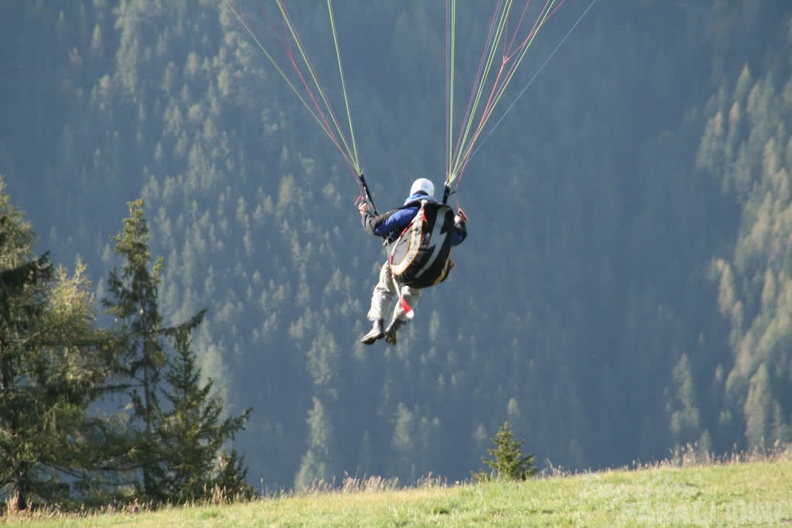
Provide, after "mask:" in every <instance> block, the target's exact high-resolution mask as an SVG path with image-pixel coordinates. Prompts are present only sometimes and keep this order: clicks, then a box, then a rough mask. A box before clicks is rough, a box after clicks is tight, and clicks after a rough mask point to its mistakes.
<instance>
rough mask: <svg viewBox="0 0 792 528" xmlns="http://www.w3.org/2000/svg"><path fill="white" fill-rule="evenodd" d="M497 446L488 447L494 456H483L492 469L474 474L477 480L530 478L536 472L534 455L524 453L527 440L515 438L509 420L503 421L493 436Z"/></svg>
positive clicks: (490, 453) (488, 450)
mask: <svg viewBox="0 0 792 528" xmlns="http://www.w3.org/2000/svg"><path fill="white" fill-rule="evenodd" d="M492 443H493V444H495V447H494V448H492V449H487V453H489V455H490V456H491V457H492V458H482V459H481V460H482V462H484V463H485V464H486V465H487V466H489V468H490V469H491V470H492V471H491V472H489V473H487V472H485V471H480V472H478V473H474V474H473V478H474V479H475V480H477V481H487V480H493V479H497V480H500V479H503V480H528V479H529V478H530V477H532V476H533V475H535V474H536V468H535V467H534V455H533V454H529V455H523V454H522V445H523V444H524V443H525V440H515V439H514V433H513V432H512V430H511V429H510V428H509V422H503V425H502V426H501V427H500V429H498V433H497V434H496V435H495V437H494V438H492Z"/></svg>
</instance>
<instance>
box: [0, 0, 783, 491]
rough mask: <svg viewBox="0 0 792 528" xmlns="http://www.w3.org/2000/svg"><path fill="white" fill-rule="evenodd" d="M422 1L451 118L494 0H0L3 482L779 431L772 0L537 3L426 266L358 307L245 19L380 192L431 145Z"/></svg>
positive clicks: (541, 460)
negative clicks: (309, 92) (546, 7)
mask: <svg viewBox="0 0 792 528" xmlns="http://www.w3.org/2000/svg"><path fill="white" fill-rule="evenodd" d="M452 3H453V4H454V5H455V12H454V15H455V22H456V23H455V26H454V28H453V29H455V53H454V61H455V68H456V69H455V72H456V78H455V83H456V84H455V85H454V86H455V87H456V89H457V90H458V94H457V95H456V103H455V104H456V105H457V106H456V108H459V110H457V111H455V113H453V116H454V119H455V121H454V125H453V129H452V130H451V132H452V133H453V135H455V134H456V133H457V131H458V130H459V123H460V122H461V121H462V117H463V113H464V112H463V111H464V109H465V104H466V103H467V102H468V97H469V94H470V86H471V81H472V80H473V78H474V76H475V73H476V71H477V68H479V67H480V61H481V58H482V50H483V49H484V43H485V39H486V36H487V34H488V31H490V29H491V27H490V21H491V20H492V12H493V10H494V9H495V6H496V4H498V3H499V2H496V1H494V0H493V1H490V0H486V1H484V0H481V1H479V0H476V1H473V0H470V1H468V0H463V1H460V2H458V3H456V2H446V1H442V0H404V1H397V0H336V1H335V2H332V3H330V2H318V1H310V0H295V1H290V2H285V3H279V2H277V1H275V0H47V1H45V0H4V1H2V2H0V24H1V25H2V31H0V72H2V75H0V499H2V500H6V499H7V498H8V497H18V500H20V502H21V501H24V500H30V499H31V497H34V498H36V500H41V501H72V503H74V504H78V503H87V502H91V501H94V502H97V503H102V502H107V501H109V500H113V499H114V498H117V497H119V496H121V497H124V496H126V497H130V496H132V495H135V494H138V495H139V496H142V497H146V498H147V499H150V500H154V501H156V500H162V501H172V502H174V501H189V500H192V499H194V498H196V497H198V496H200V494H201V492H202V491H201V490H205V489H206V488H207V486H209V487H211V486H222V487H224V488H225V489H228V490H232V491H233V492H234V493H239V494H247V495H249V494H253V493H259V492H266V491H269V490H281V489H296V488H300V487H303V486H309V485H311V484H312V483H315V482H317V481H324V482H332V481H337V482H338V481H340V480H341V479H343V478H344V476H345V475H352V476H355V475H356V476H361V477H363V476H373V475H378V476H382V477H386V478H395V479H398V482H399V483H402V484H410V483H413V482H416V481H418V480H419V479H421V478H424V477H426V476H427V475H432V476H434V477H442V478H443V479H447V480H448V481H449V482H454V481H461V480H466V479H470V478H471V475H472V474H473V473H475V472H478V471H481V470H482V469H483V464H482V457H483V456H485V455H486V453H487V449H488V448H489V447H491V439H492V438H493V436H495V434H496V433H497V432H498V430H499V428H500V427H501V426H502V424H504V422H507V421H508V423H509V425H510V426H511V428H512V431H513V432H514V436H515V438H517V439H519V440H524V447H525V449H526V450H527V451H529V452H530V453H532V454H533V455H534V456H535V462H536V465H537V467H538V468H542V467H547V466H549V465H552V466H554V467H563V468H566V469H570V470H583V469H596V468H604V467H617V466H624V465H629V464H633V463H635V462H651V461H656V460H661V459H665V458H668V457H669V456H670V454H671V453H672V452H673V451H674V449H677V448H681V447H684V448H687V449H694V450H696V451H698V452H701V453H715V454H719V453H729V452H732V451H733V450H751V449H758V450H762V449H770V448H772V447H773V446H775V445H777V444H779V443H781V444H783V443H787V442H790V441H792V174H791V173H790V172H791V171H792V3H790V2H787V1H785V0H599V1H596V0H595V1H594V2H591V0H565V1H562V2H560V3H559V2H555V5H556V7H557V9H556V10H554V11H552V15H551V16H550V17H549V18H548V19H547V20H546V23H545V24H544V25H543V26H542V27H541V30H540V31H538V32H536V37H535V39H533V40H532V42H531V43H530V44H531V45H530V48H528V50H527V52H526V53H525V56H524V58H523V59H522V62H521V63H520V66H519V68H518V69H516V70H515V74H514V77H513V78H511V79H510V82H509V84H508V87H507V88H506V90H505V91H504V95H503V99H502V100H501V101H500V102H499V103H498V106H497V107H496V109H495V110H494V112H493V117H492V119H490V120H489V121H487V125H488V127H487V128H486V129H485V131H484V133H483V134H482V135H481V136H479V137H478V143H477V144H476V147H477V148H476V150H475V151H474V152H473V155H472V156H470V158H469V163H467V164H466V165H465V167H464V177H459V178H458V179H457V181H456V185H455V187H454V191H455V192H454V194H452V195H451V197H450V198H449V204H451V205H453V206H454V208H457V207H462V208H463V209H464V211H465V213H466V214H467V216H468V218H469V220H468V223H467V226H468V232H469V234H468V237H467V239H466V240H465V242H464V243H463V244H462V245H460V246H458V247H455V248H454V249H453V258H454V261H455V263H456V266H455V268H454V269H453V271H452V272H451V274H450V276H449V278H448V280H446V281H445V282H443V283H441V284H439V285H437V286H435V287H432V288H430V289H427V290H424V292H423V294H422V295H421V298H420V302H419V303H418V304H417V305H416V307H415V318H414V319H413V320H412V321H411V322H409V323H408V324H407V325H406V326H405V327H404V328H403V329H402V330H400V333H399V339H398V342H397V344H396V345H389V344H387V343H385V341H384V340H381V341H378V342H376V343H374V344H373V345H370V346H366V345H364V344H361V343H360V342H359V337H360V336H361V335H362V334H364V333H365V332H366V331H367V330H368V328H369V326H370V323H369V321H368V320H367V319H366V314H367V311H368V308H369V302H370V300H371V295H372V288H373V286H374V285H375V283H376V281H377V277H378V273H379V269H380V266H381V265H382V263H383V262H384V259H385V255H384V253H383V250H382V245H381V243H380V240H379V239H377V238H376V237H373V236H371V235H370V234H368V233H366V232H365V231H364V229H363V228H362V226H361V221H360V215H359V214H358V211H357V208H356V206H355V201H356V198H358V196H359V194H360V190H359V187H358V181H357V180H356V177H355V174H353V173H352V172H351V171H350V169H349V167H348V166H347V163H345V159H344V157H343V156H342V155H341V154H340V151H339V149H337V148H336V145H335V144H334V143H333V141H331V140H330V139H329V138H328V134H326V133H325V132H324V131H323V129H322V126H320V125H321V124H322V123H321V122H323V119H322V118H321V116H320V118H319V119H317V118H316V116H315V115H312V113H311V112H310V111H309V109H308V106H312V104H313V102H312V101H311V99H310V98H308V99H306V102H307V105H306V104H304V102H303V101H302V100H301V99H300V97H299V96H298V95H297V93H296V92H295V90H293V89H292V86H290V84H289V83H288V82H286V80H285V79H284V77H283V76H282V75H281V74H279V72H278V70H277V68H275V67H274V64H273V62H272V61H271V60H270V59H269V58H268V56H267V54H271V56H272V58H273V59H274V60H277V61H280V62H281V64H286V65H287V69H286V70H285V73H287V74H288V73H289V71H288V67H289V60H290V58H291V57H292V56H295V57H298V56H299V55H300V52H301V51H302V50H304V51H305V53H306V55H307V56H308V57H310V60H311V62H312V64H313V66H314V67H315V71H314V73H315V75H316V78H317V79H320V80H321V86H322V88H323V89H324V90H326V92H325V93H326V94H327V97H328V98H329V99H330V100H331V101H332V108H333V110H334V111H335V112H336V114H337V115H336V117H337V118H338V121H339V123H340V124H341V125H343V126H346V124H347V121H349V122H351V123H353V124H354V136H355V154H356V155H357V156H358V157H359V160H360V169H361V171H362V172H363V173H365V178H366V181H367V183H368V186H369V188H370V190H371V195H372V197H373V198H374V200H375V201H376V204H377V207H378V208H379V210H380V212H383V211H386V210H388V209H390V208H392V207H398V206H400V205H401V204H402V203H403V202H404V199H405V198H406V196H407V195H408V190H409V188H410V184H411V183H412V181H413V180H415V179H416V178H419V177H426V178H430V179H431V180H432V181H433V182H434V184H435V186H436V188H437V189H438V193H439V192H440V190H442V184H443V181H444V180H445V178H446V176H447V161H448V158H447V150H448V144H449V138H448V136H449V135H451V134H449V124H448V123H449V121H448V120H449V115H448V114H449V108H451V107H449V102H448V100H449V97H448V88H449V87H448V77H447V74H448V70H447V63H448V54H449V53H448V40H449V24H448V16H449V15H448V11H449V9H448V6H449V5H450V4H452ZM279 4H281V5H285V6H286V7H287V8H288V15H289V19H290V20H291V21H292V22H293V23H294V27H295V28H296V30H297V31H298V32H299V37H300V40H299V46H296V45H295V41H294V40H290V41H289V42H288V43H286V44H285V45H284V42H285V40H284V39H283V38H282V37H281V36H282V35H284V34H286V35H287V34H288V32H284V31H283V29H284V28H283V26H282V25H281V23H280V21H281V14H280V11H279ZM515 4H520V5H522V4H521V3H520V2H516V3H515ZM528 4H531V2H528ZM535 4H540V5H541V4H542V2H535V3H533V4H531V9H533V8H535ZM329 5H332V17H333V24H332V25H331V23H330V22H329V21H328V19H329V16H328V11H329V9H328V6H329ZM515 9H518V7H515ZM528 22H533V19H530V20H529V21H528ZM511 29H513V26H509V27H507V31H509V30H511ZM509 36H510V35H509V34H507V38H508V37H509ZM275 37H276V38H275ZM334 37H335V40H337V46H338V50H339V54H338V56H337V54H336V51H335V50H336V47H335V45H334ZM339 57H340V59H341V60H342V63H343V76H342V77H341V76H339V68H338V62H339V60H338V59H339ZM499 65H500V58H498V59H497V64H496V65H495V67H496V68H497V66H499ZM340 77H341V78H343V81H344V82H343V83H341V81H340V80H339V79H340ZM305 80H306V81H310V80H311V79H310V76H309V75H307V74H306V75H305ZM294 87H296V88H298V89H299V88H301V86H300V84H299V82H297V83H296V84H295V86H294ZM314 93H317V92H314ZM484 97H486V93H485V95H484ZM345 100H346V102H347V104H348V109H349V112H348V115H347V110H346V105H345ZM348 116H349V117H348ZM452 141H453V138H452ZM138 495H135V496H138Z"/></svg>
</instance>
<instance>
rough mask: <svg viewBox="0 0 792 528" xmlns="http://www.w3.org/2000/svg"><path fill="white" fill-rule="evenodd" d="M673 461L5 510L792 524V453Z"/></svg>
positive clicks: (168, 522)
mask: <svg viewBox="0 0 792 528" xmlns="http://www.w3.org/2000/svg"><path fill="white" fill-rule="evenodd" d="M710 462H711V463H708V464H705V465H701V464H699V463H697V462H696V461H695V460H690V459H688V460H685V459H684V458H683V457H680V459H678V460H671V461H669V462H665V463H662V464H654V465H652V466H649V467H639V468H637V469H635V468H634V469H621V470H610V471H602V472H591V473H583V474H577V475H565V474H563V472H559V471H554V472H549V473H552V474H548V472H546V473H545V474H544V475H543V476H541V477H539V478H535V479H532V480H529V481H526V482H489V483H481V484H472V483H467V484H455V485H446V484H444V483H443V482H442V481H439V480H437V479H427V480H426V481H424V482H422V483H421V485H420V486H419V487H414V488H407V489H398V488H396V487H395V483H394V482H392V481H388V480H385V479H379V478H370V479H345V480H344V482H343V483H342V484H341V485H339V486H337V487H330V486H323V485H321V484H320V485H317V486H315V487H312V488H309V489H306V490H303V491H302V492H299V493H289V494H282V495H279V496H276V497H268V498H264V499H261V500H257V501H253V502H250V503H244V504H216V505H200V506H199V505H195V506H186V507H179V508H165V509H161V510H158V511H146V509H145V508H141V509H139V510H138V511H137V512H132V511H119V512H113V513H103V514H92V515H87V516H77V515H74V514H51V517H48V515H47V514H45V513H41V512H40V513H35V514H25V513H24V512H15V513H13V514H11V515H9V516H7V517H6V518H5V519H4V521H5V525H6V526H25V527H55V526H63V527H72V526H74V527H77V526H94V527H99V528H104V527H114V526H135V527H138V526H139V527H160V526H172V527H179V526H184V527H190V528H201V527H221V526H222V527H229V526H240V527H242V526H276V527H297V526H299V527H328V526H331V527H394V526H451V527H453V526H514V527H522V526H554V527H555V526H587V527H589V526H590V527H611V526H712V525H718V526H741V525H753V526H783V525H792V457H790V456H789V455H788V452H785V453H782V454H776V455H773V456H772V457H763V458H761V459H757V458H751V459H749V460H746V459H744V458H740V457H733V458H732V459H729V460H720V461H710Z"/></svg>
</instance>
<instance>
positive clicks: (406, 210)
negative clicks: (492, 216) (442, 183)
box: [361, 193, 467, 246]
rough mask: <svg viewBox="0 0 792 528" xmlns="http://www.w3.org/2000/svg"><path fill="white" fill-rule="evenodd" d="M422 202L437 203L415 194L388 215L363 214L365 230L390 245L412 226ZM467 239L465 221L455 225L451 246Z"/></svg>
mask: <svg viewBox="0 0 792 528" xmlns="http://www.w3.org/2000/svg"><path fill="white" fill-rule="evenodd" d="M421 200H429V201H431V202H437V200H436V199H435V198H434V197H432V196H427V195H425V194H423V193H418V194H413V195H412V196H410V197H409V198H407V200H405V201H404V205H403V206H401V207H397V208H396V209H391V210H390V211H388V212H387V213H383V214H381V215H379V216H375V215H374V214H373V213H371V212H370V211H367V212H365V213H362V214H361V217H362V220H363V228H364V229H365V230H366V231H368V232H369V233H371V234H373V235H376V236H380V237H383V238H384V239H385V244H386V245H387V244H390V243H391V242H393V241H394V240H396V239H398V238H399V235H401V233H402V231H404V228H406V227H407V226H408V225H410V222H412V219H413V218H414V217H415V215H416V214H417V213H418V211H419V210H420V209H421ZM466 237H467V226H466V225H465V221H464V220H460V221H459V222H455V223H454V229H453V231H451V245H452V246H457V245H459V244H461V243H462V241H463V240H465V238H466Z"/></svg>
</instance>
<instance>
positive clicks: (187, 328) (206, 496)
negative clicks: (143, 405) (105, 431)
mask: <svg viewBox="0 0 792 528" xmlns="http://www.w3.org/2000/svg"><path fill="white" fill-rule="evenodd" d="M205 313H206V311H205V310H203V311H201V312H199V313H198V315H196V316H195V317H194V318H193V320H192V321H190V322H189V324H186V325H183V326H181V327H179V328H177V329H176V330H175V331H174V332H172V334H171V335H172V339H173V345H174V352H175V353H174V355H173V357H171V358H169V362H168V370H167V372H166V373H165V380H166V381H167V385H168V388H166V389H164V391H163V393H164V396H165V400H166V401H167V402H168V403H169V404H170V409H169V410H168V411H167V412H165V413H163V416H162V422H161V424H160V427H159V428H158V430H157V437H158V439H159V443H160V448H161V449H162V455H163V463H164V466H165V469H166V478H165V483H164V484H165V492H166V494H167V496H168V497H169V499H170V500H171V501H172V502H175V503H185V502H194V501H206V500H210V499H213V498H215V499H216V498H218V497H220V498H225V499H230V500H233V499H237V498H249V497H252V495H253V491H254V490H253V488H252V487H251V486H250V485H249V484H248V483H247V482H246V481H245V476H246V474H247V469H246V468H245V467H244V466H243V461H242V458H241V457H240V456H239V455H238V454H237V453H236V451H235V450H232V451H231V452H227V451H226V444H227V442H228V441H229V440H232V439H233V438H234V435H235V434H236V433H237V432H238V431H240V430H242V429H244V427H245V423H246V422H247V419H248V417H249V416H250V413H251V409H246V410H245V411H244V412H243V413H242V414H241V415H239V416H237V417H228V418H225V419H223V418H222V414H223V406H222V402H221V401H220V399H219V398H218V397H217V395H216V394H214V393H213V387H214V381H213V380H212V379H211V378H210V379H209V380H208V381H206V382H205V383H204V382H203V381H202V379H201V369H200V368H198V366H197V365H196V358H195V353H194V352H193V350H192V348H191V346H190V345H191V340H190V334H191V333H192V331H193V330H194V329H195V327H196V326H198V325H199V324H200V323H201V321H202V320H203V317H204V314H205Z"/></svg>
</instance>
